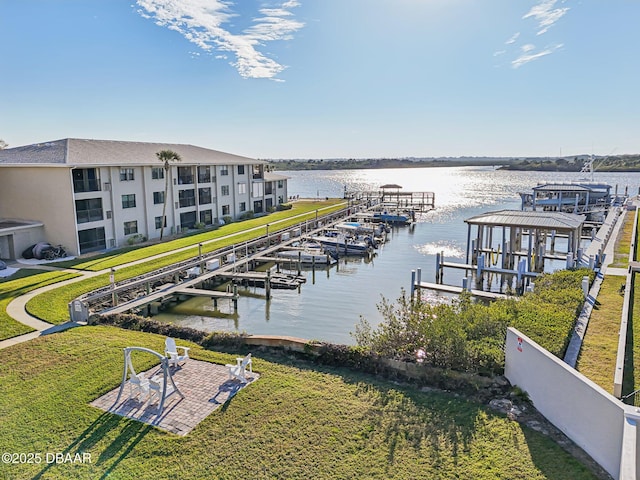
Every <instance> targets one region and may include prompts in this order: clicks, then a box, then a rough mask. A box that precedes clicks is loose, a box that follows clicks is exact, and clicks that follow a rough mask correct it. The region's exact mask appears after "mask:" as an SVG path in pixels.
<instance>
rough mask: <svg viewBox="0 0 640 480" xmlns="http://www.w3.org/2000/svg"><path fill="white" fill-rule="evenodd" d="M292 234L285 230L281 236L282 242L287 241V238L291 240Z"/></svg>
mask: <svg viewBox="0 0 640 480" xmlns="http://www.w3.org/2000/svg"><path fill="white" fill-rule="evenodd" d="M289 238H290V236H289V232H284V233H283V234H282V235H281V236H280V241H281V242H286V241H287V240H289Z"/></svg>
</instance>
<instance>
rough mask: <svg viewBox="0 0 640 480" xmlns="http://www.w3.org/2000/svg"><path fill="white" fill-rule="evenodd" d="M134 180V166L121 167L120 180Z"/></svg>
mask: <svg viewBox="0 0 640 480" xmlns="http://www.w3.org/2000/svg"><path fill="white" fill-rule="evenodd" d="M132 180H133V168H121V169H120V181H121V182H130V181H132Z"/></svg>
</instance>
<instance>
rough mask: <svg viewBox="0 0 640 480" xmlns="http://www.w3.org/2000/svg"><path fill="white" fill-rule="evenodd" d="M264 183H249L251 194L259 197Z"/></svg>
mask: <svg viewBox="0 0 640 480" xmlns="http://www.w3.org/2000/svg"><path fill="white" fill-rule="evenodd" d="M263 188H264V183H262V182H252V183H251V195H252V196H253V197H261V196H262V195H263V191H264V190H263Z"/></svg>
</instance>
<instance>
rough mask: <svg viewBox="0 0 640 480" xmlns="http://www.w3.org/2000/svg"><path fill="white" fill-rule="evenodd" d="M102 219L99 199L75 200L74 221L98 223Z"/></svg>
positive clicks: (100, 200)
mask: <svg viewBox="0 0 640 480" xmlns="http://www.w3.org/2000/svg"><path fill="white" fill-rule="evenodd" d="M102 218H103V217H102V199H101V198H90V199H88V200H76V221H77V222H78V223H87V222H99V221H100V220H102Z"/></svg>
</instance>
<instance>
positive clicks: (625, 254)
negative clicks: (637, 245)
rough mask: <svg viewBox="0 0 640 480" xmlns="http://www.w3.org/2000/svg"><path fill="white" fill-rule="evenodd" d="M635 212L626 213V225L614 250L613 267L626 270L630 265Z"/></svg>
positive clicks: (623, 226)
mask: <svg viewBox="0 0 640 480" xmlns="http://www.w3.org/2000/svg"><path fill="white" fill-rule="evenodd" d="M634 215H635V212H631V211H627V210H625V212H624V224H623V225H622V230H621V231H620V233H619V234H618V238H617V239H616V243H615V248H614V251H615V253H614V260H613V262H612V263H611V265H610V266H611V267H617V268H626V267H627V265H629V252H630V250H631V234H632V233H633V228H634V225H633V220H634Z"/></svg>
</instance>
